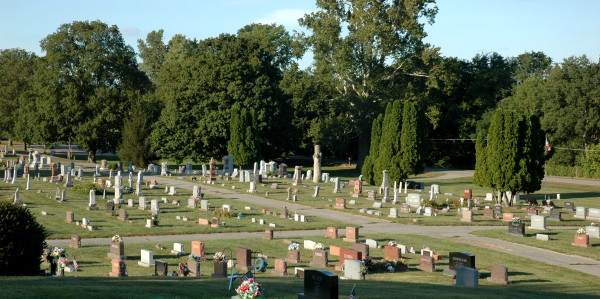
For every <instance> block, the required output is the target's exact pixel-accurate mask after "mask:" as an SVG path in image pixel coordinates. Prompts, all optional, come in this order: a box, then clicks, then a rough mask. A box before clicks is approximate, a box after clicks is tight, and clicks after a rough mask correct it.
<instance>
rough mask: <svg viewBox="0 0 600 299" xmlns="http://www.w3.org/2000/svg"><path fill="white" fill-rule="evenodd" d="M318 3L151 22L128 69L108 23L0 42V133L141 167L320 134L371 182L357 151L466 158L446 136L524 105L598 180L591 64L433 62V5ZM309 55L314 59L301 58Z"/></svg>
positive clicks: (470, 158) (254, 150) (436, 159)
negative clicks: (228, 21) (282, 21)
mask: <svg viewBox="0 0 600 299" xmlns="http://www.w3.org/2000/svg"><path fill="white" fill-rule="evenodd" d="M317 8H318V10H317V11H316V12H313V13H309V14H307V15H305V16H304V17H303V18H301V19H300V20H299V22H300V25H302V26H303V27H304V28H306V30H307V33H306V34H298V33H294V34H291V33H289V32H287V31H286V30H285V28H284V27H282V26H278V25H274V24H273V25H264V24H250V25H247V26H245V27H243V28H241V29H240V30H238V32H237V33H235V34H221V35H219V36H217V37H212V38H207V39H204V40H196V39H190V38H187V37H185V36H183V35H175V36H173V37H172V38H171V39H170V40H169V41H165V40H164V37H163V31H162V30H156V31H153V32H151V33H149V34H148V35H147V37H146V38H145V39H144V40H139V41H138V45H137V46H138V47H137V48H138V54H137V55H139V58H140V61H141V62H140V63H139V64H138V62H137V59H136V53H135V51H134V50H133V48H132V47H130V46H128V45H126V44H125V43H124V41H123V38H122V36H121V33H120V32H119V29H118V28H117V27H116V26H114V25H113V26H109V25H107V24H105V23H102V22H100V21H92V22H89V21H75V22H72V23H69V24H64V25H62V26H60V27H59V28H58V29H57V31H56V32H54V33H52V34H49V35H48V36H47V37H46V38H45V39H43V40H42V41H41V42H40V45H41V48H42V50H43V52H44V53H45V55H44V56H41V57H37V56H36V55H34V54H33V53H29V52H27V51H25V50H21V49H5V50H2V51H1V52H0V83H1V84H0V115H2V117H0V134H1V136H2V137H4V138H10V139H14V140H19V141H23V142H24V143H25V144H32V143H35V144H45V145H49V146H51V145H54V144H59V143H68V144H77V145H79V146H81V147H83V148H85V149H86V150H87V151H88V158H89V160H90V161H95V154H96V152H98V151H100V152H115V151H119V153H120V155H121V156H122V159H123V160H134V162H135V163H136V165H140V166H144V165H146V164H147V163H149V161H152V160H153V159H157V158H168V159H172V160H175V161H182V160H184V159H192V160H194V161H206V160H207V159H208V158H209V157H221V156H225V155H226V154H228V153H235V157H236V164H238V165H241V166H243V165H247V164H249V163H251V162H253V161H256V160H257V159H261V158H263V159H278V158H281V157H284V156H286V155H310V150H311V148H312V145H313V144H320V145H321V148H322V150H323V152H324V154H325V155H326V156H328V157H332V158H340V159H344V160H347V158H352V159H355V160H357V161H358V164H359V166H361V167H362V166H363V164H364V165H365V166H366V169H367V170H363V172H364V173H365V174H366V175H367V177H368V176H369V175H372V176H373V178H376V177H377V176H378V175H381V174H380V172H378V171H375V169H377V170H378V169H379V168H380V167H382V166H381V165H379V166H377V163H374V161H372V159H369V158H368V157H374V156H378V155H377V154H375V155H374V154H373V153H374V152H373V151H374V150H375V151H378V150H379V151H381V150H383V154H385V155H387V157H394V156H397V157H403V158H404V159H409V158H411V157H412V158H413V159H414V160H415V161H413V162H410V163H409V162H406V163H409V164H406V165H405V164H399V163H400V162H398V161H396V162H394V163H397V165H399V166H398V172H399V173H398V174H397V175H398V177H403V176H404V174H407V173H410V172H414V171H416V170H418V169H420V168H422V167H423V165H432V166H440V167H471V168H472V167H475V152H476V150H475V147H476V146H475V143H474V142H470V141H466V142H452V141H448V140H450V139H471V140H474V139H475V138H477V136H478V134H483V135H484V136H487V134H488V131H489V130H491V129H492V128H491V127H490V125H491V123H492V119H493V117H492V116H493V115H494V113H495V112H496V110H497V109H499V108H502V109H503V110H510V111H515V113H518V114H519V115H521V116H522V117H525V118H527V117H530V116H531V115H535V116H536V117H537V118H538V119H539V123H540V129H541V130H543V131H545V132H546V134H547V136H548V138H549V139H550V141H551V142H552V144H553V146H554V147H556V148H572V149H584V150H583V151H574V150H557V151H556V153H555V154H554V155H553V156H552V157H551V158H550V160H548V164H558V165H570V166H573V165H581V166H585V165H587V167H588V172H589V173H590V174H593V173H596V175H598V170H597V169H599V168H600V167H598V166H597V165H598V163H597V162H596V163H594V161H597V160H599V159H598V158H597V157H596V158H594V157H593V155H594V153H595V152H594V151H592V150H593V149H594V148H596V147H597V146H598V138H599V136H600V134H599V124H600V122H599V119H598V117H599V116H598V113H597V111H600V110H599V109H598V108H599V107H598V105H600V101H598V90H599V89H598V88H599V87H598V86H599V85H598V81H599V80H600V76H599V72H598V70H599V68H600V66H599V65H598V63H596V62H593V61H590V60H589V59H588V58H586V57H585V56H583V57H571V58H568V59H565V60H564V61H562V62H560V63H555V62H553V61H552V59H551V58H550V57H548V56H547V55H545V54H544V53H543V52H529V53H523V54H521V55H519V56H517V57H503V56H501V55H500V54H498V53H482V54H478V55H476V56H475V57H473V58H472V59H470V60H464V59H458V58H455V57H444V56H442V55H440V49H439V48H437V47H435V46H434V45H430V44H427V43H426V42H425V41H424V37H425V36H426V34H427V33H426V32H425V24H426V23H431V24H432V23H433V22H434V20H435V15H436V13H437V7H436V6H435V1H432V0H409V1H404V2H403V3H402V4H400V3H397V2H395V1H385V0H351V1H340V0H324V1H319V2H318V3H317ZM308 50H310V53H312V55H313V60H312V61H313V62H312V64H311V65H310V66H309V67H308V68H306V69H301V68H300V66H299V65H298V61H299V59H300V58H302V57H303V56H304V55H305V53H307V51H308ZM407 107H409V108H410V109H412V110H414V111H416V114H415V116H414V117H413V116H410V117H407V115H409V114H410V113H409V114H405V113H408V112H406V111H405V110H406V109H408V108H407ZM388 110H389V113H388ZM392 110H393V111H392ZM392 114H393V116H392ZM379 115H381V116H379ZM521 116H519V117H521ZM386 118H389V119H392V118H394V119H395V120H394V121H391V120H390V121H388V122H386V121H385V119H386ZM409 118H410V119H412V121H413V123H412V124H411V125H410V126H416V128H414V129H413V131H414V132H411V133H410V134H416V135H415V136H417V137H418V138H417V137H414V136H413V135H411V136H413V137H411V138H413V139H410V140H416V141H418V142H417V143H416V144H418V146H417V147H414V148H411V149H409V148H408V147H407V148H403V144H405V145H409V143H410V142H408V141H407V142H406V143H405V142H404V141H402V137H403V136H404V134H407V135H408V134H409V132H408V130H409V129H408V128H405V125H404V121H405V120H406V119H409ZM379 124H380V125H381V127H380V128H379V127H377V126H379ZM407 126H408V125H407ZM386 128H390V130H394V132H393V133H389V132H387V130H388V129H386ZM392 128H393V129H392ZM405 130H406V133H405V132H404V131H405ZM398 138H400V139H398ZM386 151H388V152H386ZM389 151H391V152H389ZM402 151H406V152H402ZM398 153H401V154H398ZM415 153H418V154H419V158H418V159H417V157H414V156H415V155H416V154H415ZM594 159H596V160H594ZM370 160H371V161H370ZM403 163H404V162H403ZM415 163H416V165H415ZM400 165H403V166H401V167H400ZM594 167H596V168H594ZM371 169H372V170H371ZM594 169H596V170H594Z"/></svg>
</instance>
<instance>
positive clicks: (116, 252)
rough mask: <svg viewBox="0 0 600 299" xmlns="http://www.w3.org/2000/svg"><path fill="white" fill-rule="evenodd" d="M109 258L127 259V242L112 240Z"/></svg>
mask: <svg viewBox="0 0 600 299" xmlns="http://www.w3.org/2000/svg"><path fill="white" fill-rule="evenodd" d="M107 257H108V258H109V259H119V260H124V259H125V244H124V243H123V241H121V242H110V252H109V253H108V254H107Z"/></svg>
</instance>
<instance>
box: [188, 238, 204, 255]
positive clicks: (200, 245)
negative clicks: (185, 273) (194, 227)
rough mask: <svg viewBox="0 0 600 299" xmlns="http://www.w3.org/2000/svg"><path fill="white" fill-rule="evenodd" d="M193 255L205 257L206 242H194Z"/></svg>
mask: <svg viewBox="0 0 600 299" xmlns="http://www.w3.org/2000/svg"><path fill="white" fill-rule="evenodd" d="M191 253H193V254H195V255H197V256H200V257H203V256H204V242H200V241H192V252H191Z"/></svg>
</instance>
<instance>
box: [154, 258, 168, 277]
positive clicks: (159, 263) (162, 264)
mask: <svg viewBox="0 0 600 299" xmlns="http://www.w3.org/2000/svg"><path fill="white" fill-rule="evenodd" d="M168 268H169V264H167V262H166V261H163V260H156V261H154V275H156V276H167V273H169V269H168Z"/></svg>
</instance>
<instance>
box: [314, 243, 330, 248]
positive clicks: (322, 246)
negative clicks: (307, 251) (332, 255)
mask: <svg viewBox="0 0 600 299" xmlns="http://www.w3.org/2000/svg"><path fill="white" fill-rule="evenodd" d="M315 249H316V250H327V247H325V244H323V243H317V244H315Z"/></svg>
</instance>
